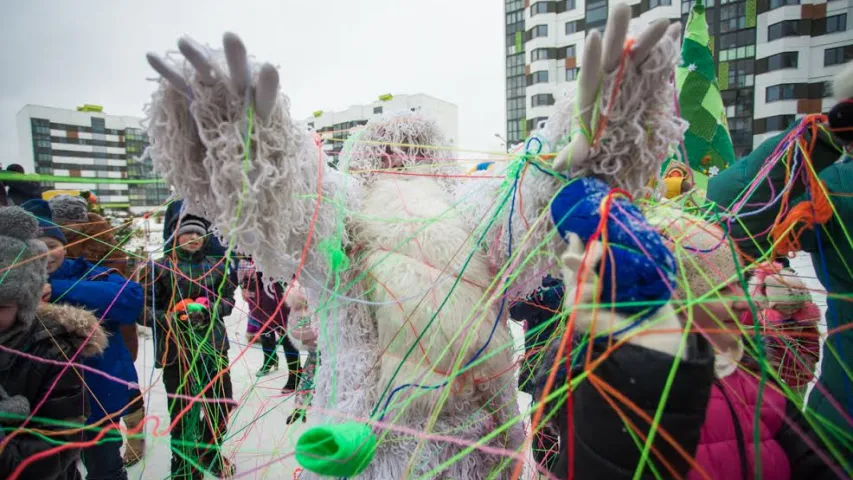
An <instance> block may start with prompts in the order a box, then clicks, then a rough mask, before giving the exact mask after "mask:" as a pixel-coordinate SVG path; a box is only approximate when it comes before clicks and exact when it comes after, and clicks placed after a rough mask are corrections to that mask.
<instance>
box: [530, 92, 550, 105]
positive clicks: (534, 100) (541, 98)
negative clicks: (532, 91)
mask: <svg viewBox="0 0 853 480" xmlns="http://www.w3.org/2000/svg"><path fill="white" fill-rule="evenodd" d="M553 104H554V96H553V95H551V94H550V93H539V94H536V95H533V96H532V97H530V106H531V107H539V106H547V105H553Z"/></svg>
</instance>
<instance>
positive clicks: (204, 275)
mask: <svg viewBox="0 0 853 480" xmlns="http://www.w3.org/2000/svg"><path fill="white" fill-rule="evenodd" d="M143 278H145V280H146V281H147V282H152V286H151V287H150V290H151V291H152V293H153V297H154V298H153V300H151V303H152V304H153V307H154V310H153V312H151V313H152V316H153V320H154V322H153V325H154V328H155V338H156V342H155V353H156V357H155V366H156V367H157V368H161V367H163V366H165V365H172V364H173V363H174V362H175V361H176V360H178V358H179V357H180V356H181V355H186V356H187V358H185V359H184V361H189V358H191V357H192V356H195V350H197V349H200V351H201V352H202V353H207V354H220V355H223V354H225V352H227V351H228V348H229V343H228V334H227V332H226V331H225V322H224V318H225V317H226V316H228V315H230V314H231V310H232V309H233V307H234V290H235V289H236V285H235V283H234V282H233V281H232V280H233V279H232V278H231V276H229V275H228V273H227V272H226V262H225V261H223V260H222V259H215V258H211V257H209V256H208V255H206V253H205V250H202V251H199V252H195V253H190V252H187V251H185V250H182V249H180V248H177V249H175V250H174V251H173V252H171V253H169V254H168V255H166V256H165V257H163V258H160V259H158V260H157V261H155V262H154V271H153V274H152V273H151V272H148V273H147V274H146V277H143ZM220 295H221V297H220ZM200 297H203V298H206V299H207V300H208V302H209V304H210V310H209V315H208V316H207V322H204V324H202V325H198V324H192V323H189V322H187V321H184V320H180V319H179V318H177V316H176V315H175V314H174V313H171V309H172V307H173V306H174V305H175V304H176V303H177V302H180V301H181V300H185V299H193V300H195V299H198V298H200Z"/></svg>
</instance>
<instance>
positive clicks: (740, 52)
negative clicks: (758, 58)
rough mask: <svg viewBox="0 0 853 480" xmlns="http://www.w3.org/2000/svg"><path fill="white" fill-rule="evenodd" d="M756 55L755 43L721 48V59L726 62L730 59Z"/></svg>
mask: <svg viewBox="0 0 853 480" xmlns="http://www.w3.org/2000/svg"><path fill="white" fill-rule="evenodd" d="M752 56H755V45H747V46H745V47H738V48H730V49H728V50H720V55H719V57H720V61H721V62H726V61H730V60H738V59H741V58H748V57H752Z"/></svg>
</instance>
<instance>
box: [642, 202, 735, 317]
mask: <svg viewBox="0 0 853 480" xmlns="http://www.w3.org/2000/svg"><path fill="white" fill-rule="evenodd" d="M646 218H647V219H648V221H649V223H650V224H651V225H652V226H654V227H655V228H657V229H658V231H660V233H661V234H662V235H663V237H664V239H665V241H666V244H667V246H668V247H669V249H670V250H672V252H673V253H674V254H675V256H676V257H677V258H678V259H679V263H678V267H679V275H678V277H679V281H678V284H679V287H678V290H677V291H676V294H677V295H678V297H679V298H680V299H681V300H687V299H688V298H697V297H701V296H702V295H705V294H706V293H708V292H709V291H711V290H713V289H715V288H717V287H719V286H721V285H722V284H728V283H731V282H732V281H733V280H737V278H738V274H737V272H738V269H739V267H740V265H739V261H738V260H736V258H737V257H736V256H735V255H734V254H733V252H732V249H731V246H730V243H729V239H728V238H727V237H726V234H725V232H723V229H722V228H720V227H719V226H717V225H714V224H711V223H708V222H706V221H704V220H702V219H701V218H699V217H696V216H694V215H691V214H689V213H686V212H684V211H682V210H681V209H679V208H677V207H673V206H671V205H666V204H662V205H657V206H655V207H653V208H651V209H649V210H648V211H646ZM685 287H689V290H690V295H689V296H688V295H687V292H686V290H687V289H686V288H685Z"/></svg>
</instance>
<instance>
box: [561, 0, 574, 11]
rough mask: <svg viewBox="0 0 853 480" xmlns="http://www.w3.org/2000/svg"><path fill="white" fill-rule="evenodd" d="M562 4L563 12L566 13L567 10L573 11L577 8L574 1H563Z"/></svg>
mask: <svg viewBox="0 0 853 480" xmlns="http://www.w3.org/2000/svg"><path fill="white" fill-rule="evenodd" d="M563 4H564V5H565V7H566V8H565V9H564V10H563V11H564V12H568V11H569V10H574V9H575V8H577V5H576V4H575V0H565V1H564V2H563Z"/></svg>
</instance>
